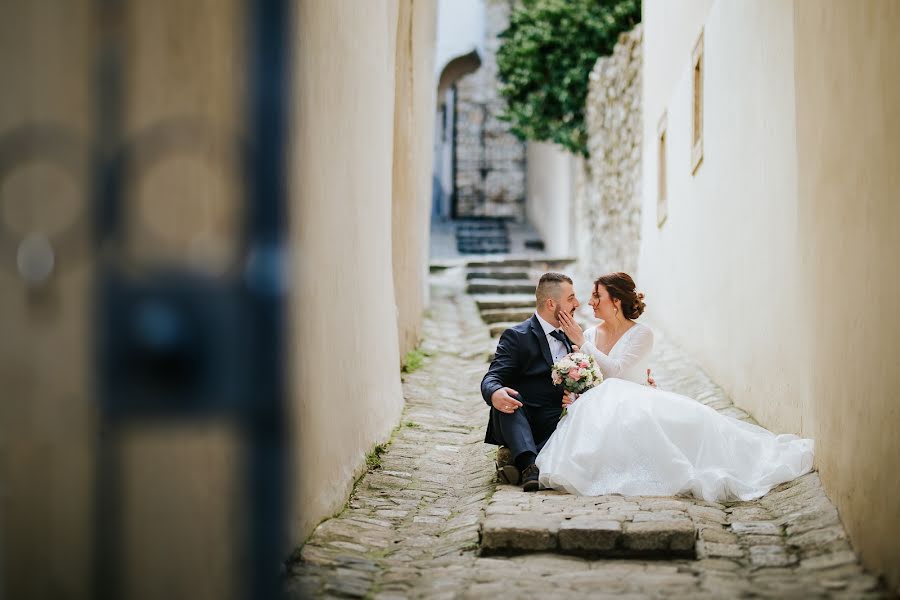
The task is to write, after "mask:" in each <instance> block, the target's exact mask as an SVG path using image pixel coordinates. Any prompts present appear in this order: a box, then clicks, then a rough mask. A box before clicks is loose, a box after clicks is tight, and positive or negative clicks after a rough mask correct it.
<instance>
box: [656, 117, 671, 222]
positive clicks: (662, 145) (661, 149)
mask: <svg viewBox="0 0 900 600" xmlns="http://www.w3.org/2000/svg"><path fill="white" fill-rule="evenodd" d="M666 124H667V123H666V113H663V115H662V117H660V119H659V125H658V126H657V128H656V136H657V137H656V140H657V149H658V154H657V158H656V181H657V192H656V225H657V227H662V224H663V223H665V222H666V217H667V216H668V215H669V207H668V204H667V201H668V193H667V187H666V167H667V165H666Z"/></svg>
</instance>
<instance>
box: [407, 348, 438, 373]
mask: <svg viewBox="0 0 900 600" xmlns="http://www.w3.org/2000/svg"><path fill="white" fill-rule="evenodd" d="M429 356H431V353H430V352H426V351H425V350H421V349H419V348H416V349H414V350H410V351H409V352H407V353H406V356H404V357H403V366H402V367H401V368H400V370H401V371H402V372H403V373H413V372H415V371H418V370H419V369H421V368H422V365H424V364H425V359H426V358H427V357H429Z"/></svg>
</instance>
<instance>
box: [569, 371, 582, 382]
mask: <svg viewBox="0 0 900 600" xmlns="http://www.w3.org/2000/svg"><path fill="white" fill-rule="evenodd" d="M568 375H569V379H573V380H575V381H578V379H579V378H580V377H581V374H580V373H579V372H578V369H569V373H568Z"/></svg>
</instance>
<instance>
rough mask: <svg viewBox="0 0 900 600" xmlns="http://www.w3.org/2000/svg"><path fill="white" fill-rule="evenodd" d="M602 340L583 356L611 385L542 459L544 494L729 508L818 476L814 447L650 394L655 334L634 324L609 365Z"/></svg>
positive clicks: (576, 411)
mask: <svg viewBox="0 0 900 600" xmlns="http://www.w3.org/2000/svg"><path fill="white" fill-rule="evenodd" d="M595 331H596V329H595V328H592V329H589V330H587V331H585V339H586V342H585V344H584V345H583V346H582V348H581V350H582V351H583V352H589V353H590V354H592V355H593V356H594V358H595V359H596V360H597V363H598V365H599V367H600V371H601V372H602V373H603V376H604V381H603V383H601V384H600V385H599V386H597V387H595V388H593V389H591V390H589V391H587V392H585V393H584V394H582V395H581V396H580V397H579V398H578V399H577V400H576V401H575V402H574V403H573V404H572V405H571V406H570V407H569V409H568V411H567V414H566V416H564V417H563V418H562V419H561V420H560V422H559V425H558V426H557V428H556V431H555V432H554V433H553V435H551V436H550V439H549V440H547V443H546V444H545V445H544V447H543V449H542V450H541V452H540V454H539V455H538V457H537V460H536V464H537V466H538V468H539V469H540V483H541V485H542V486H544V487H548V488H554V489H562V490H566V491H568V492H569V493H572V494H579V495H583V496H598V495H602V494H623V495H626V496H674V495H678V494H682V493H690V494H693V495H694V496H695V497H697V498H702V499H703V500H707V501H712V502H723V501H733V500H752V499H755V498H759V497H760V496H763V495H765V494H766V493H767V492H768V491H769V490H770V489H772V488H773V487H775V486H776V485H778V484H780V483H783V482H785V481H789V480H791V479H794V478H796V477H799V476H800V475H803V474H804V473H807V472H809V471H810V470H812V465H813V441H812V440H808V439H801V438H799V437H797V436H795V435H775V434H773V433H771V432H770V431H768V430H766V429H763V428H762V427H759V426H756V425H752V424H750V423H745V422H743V421H739V420H737V419H734V418H731V417H727V416H725V415H722V414H720V413H718V412H717V411H715V410H714V409H712V408H709V407H708V406H704V405H703V404H700V403H699V402H696V401H694V400H692V399H690V398H688V397H686V396H682V395H679V394H675V393H672V392H667V391H663V390H659V389H654V388H652V387H650V386H648V385H646V384H645V382H646V365H647V362H648V358H649V354H650V350H651V349H652V346H653V332H652V330H651V329H650V328H649V327H646V326H645V325H641V324H635V325H634V326H633V327H632V328H631V329H629V330H628V331H626V332H625V334H624V335H623V336H622V337H621V338H620V339H619V341H618V342H617V343H616V344H615V346H613V348H612V350H611V351H610V353H609V355H606V354H603V353H602V352H600V351H599V350H598V349H597V347H596V346H595V345H594V344H593V339H594V333H595Z"/></svg>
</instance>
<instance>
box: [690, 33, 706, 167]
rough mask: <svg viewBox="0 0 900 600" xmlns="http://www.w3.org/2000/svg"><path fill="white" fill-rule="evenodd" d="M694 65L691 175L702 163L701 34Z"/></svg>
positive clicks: (693, 59) (696, 46) (694, 56)
mask: <svg viewBox="0 0 900 600" xmlns="http://www.w3.org/2000/svg"><path fill="white" fill-rule="evenodd" d="M692 63H693V65H694V69H693V70H694V77H693V79H694V85H693V88H694V111H693V118H692V119H691V173H696V172H697V167H699V166H700V163H701V162H703V32H702V31H701V32H700V37H699V38H697V44H696V45H695V46H694V53H693V57H692Z"/></svg>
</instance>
